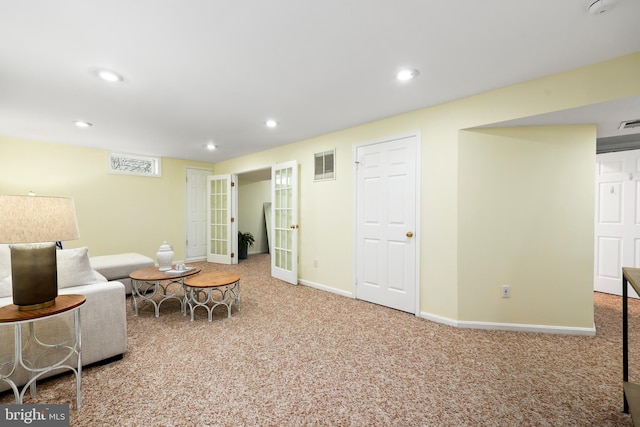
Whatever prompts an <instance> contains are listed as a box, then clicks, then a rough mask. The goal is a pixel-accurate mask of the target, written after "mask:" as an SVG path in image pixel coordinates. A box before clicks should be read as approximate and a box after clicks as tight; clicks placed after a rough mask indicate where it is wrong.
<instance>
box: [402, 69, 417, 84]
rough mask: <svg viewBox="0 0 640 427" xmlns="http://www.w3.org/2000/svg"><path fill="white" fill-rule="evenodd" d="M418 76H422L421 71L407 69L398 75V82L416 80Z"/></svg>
mask: <svg viewBox="0 0 640 427" xmlns="http://www.w3.org/2000/svg"><path fill="white" fill-rule="evenodd" d="M418 74H420V71H418V70H416V69H414V68H407V69H404V70H400V72H398V74H396V77H397V78H398V80H400V81H402V82H406V81H408V80H412V79H415V78H416V77H418Z"/></svg>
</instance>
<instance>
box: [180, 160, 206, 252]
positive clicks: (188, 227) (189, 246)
mask: <svg viewBox="0 0 640 427" xmlns="http://www.w3.org/2000/svg"><path fill="white" fill-rule="evenodd" d="M211 174H212V171H211V170H210V169H199V168H186V183H185V186H186V193H185V194H186V203H185V206H186V212H185V232H186V236H187V240H186V242H185V248H186V249H185V261H201V260H205V259H206V258H207V177H208V176H209V175H211Z"/></svg>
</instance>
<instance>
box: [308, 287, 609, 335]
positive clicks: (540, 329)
mask: <svg viewBox="0 0 640 427" xmlns="http://www.w3.org/2000/svg"><path fill="white" fill-rule="evenodd" d="M298 283H299V284H301V285H304V286H308V287H310V288H314V289H319V290H321V291H326V292H331V293H334V294H338V295H341V296H344V297H347V298H355V295H354V294H353V293H352V292H348V291H342V290H339V289H335V288H331V287H329V286H325V285H322V284H320V283H315V282H311V281H309V280H302V279H298ZM419 317H421V318H423V319H426V320H431V321H432V322H436V323H441V324H443V325H448V326H453V327H454V328H464V329H485V330H498V331H513V332H535V333H543V334H560V335H581V336H595V335H596V327H595V324H594V326H593V327H592V328H578V327H573V326H550V325H528V324H524V323H497V322H477V321H467V320H456V319H451V318H449V317H444V316H439V315H437V314H432V313H427V312H425V311H421V312H420V316H419Z"/></svg>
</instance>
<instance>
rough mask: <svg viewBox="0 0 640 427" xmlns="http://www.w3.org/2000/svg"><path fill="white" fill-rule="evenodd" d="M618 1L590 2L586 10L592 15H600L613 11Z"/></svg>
mask: <svg viewBox="0 0 640 427" xmlns="http://www.w3.org/2000/svg"><path fill="white" fill-rule="evenodd" d="M617 2H618V0H595V1H594V0H591V1H590V2H589V6H588V7H587V10H588V11H589V13H592V14H594V15H600V14H601V13H605V12H607V11H609V10H611V9H613V8H614V7H615V5H616V3H617Z"/></svg>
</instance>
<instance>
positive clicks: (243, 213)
mask: <svg viewBox="0 0 640 427" xmlns="http://www.w3.org/2000/svg"><path fill="white" fill-rule="evenodd" d="M270 201H271V181H258V182H251V183H248V184H243V183H242V179H240V182H239V184H238V230H240V231H242V232H243V233H247V232H248V233H251V234H253V237H254V238H255V242H254V244H253V247H250V248H249V253H253V252H256V253H266V252H269V247H268V245H267V234H266V233H267V231H266V226H265V223H264V203H265V202H270Z"/></svg>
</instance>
